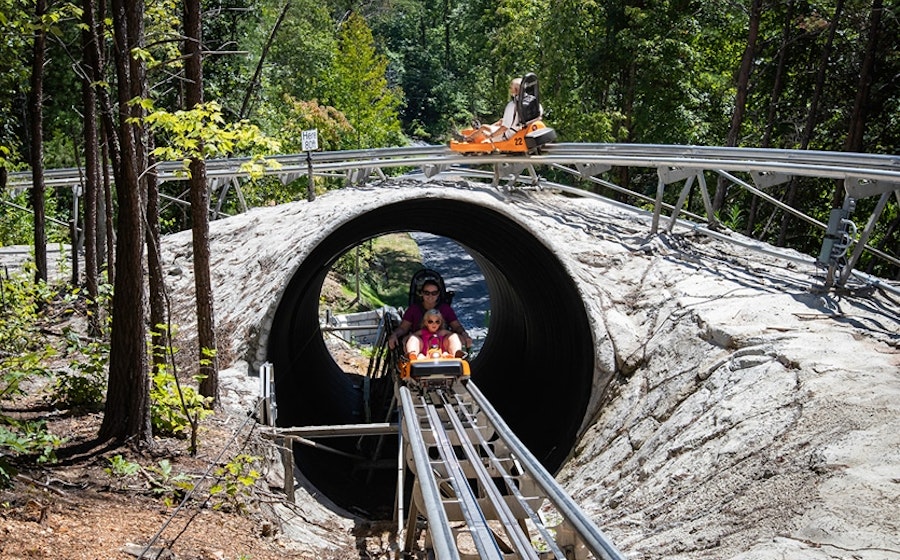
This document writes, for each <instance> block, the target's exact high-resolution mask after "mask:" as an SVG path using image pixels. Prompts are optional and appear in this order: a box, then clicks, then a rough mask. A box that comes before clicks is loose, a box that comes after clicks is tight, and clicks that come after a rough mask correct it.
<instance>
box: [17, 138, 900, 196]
mask: <svg viewBox="0 0 900 560" xmlns="http://www.w3.org/2000/svg"><path fill="white" fill-rule="evenodd" d="M266 159H268V160H270V161H274V162H276V163H277V164H278V165H277V167H276V168H270V169H265V170H263V173H264V174H268V175H291V174H296V175H298V176H299V175H305V174H306V173H307V155H306V154H287V155H277V156H271V157H269V158H266ZM309 159H310V160H311V161H312V165H313V169H314V172H315V173H316V174H322V173H327V172H333V171H346V170H350V169H360V168H367V167H368V168H392V167H409V166H420V165H433V166H455V165H462V166H466V165H493V164H495V163H508V164H532V165H552V164H573V163H574V164H578V163H582V164H596V163H604V164H607V165H611V166H626V167H649V168H659V167H673V168H691V169H724V170H730V171H757V172H769V173H782V174H786V175H803V176H816V177H824V178H835V179H855V180H862V181H886V182H888V183H890V184H900V156H896V155H878V154H862V153H851V152H822V151H814V150H779V149H762V148H726V147H706V146H676V145H656V144H587V143H561V144H548V145H547V146H544V147H543V148H542V153H541V154H539V155H527V154H522V155H519V154H499V153H495V154H484V155H481V154H477V155H464V154H459V153H456V152H453V151H451V150H450V149H449V148H448V147H446V146H434V145H429V146H412V147H402V148H377V149H369V150H348V151H337V152H314V153H311V154H310V155H309ZM251 161H252V159H251V158H246V157H243V158H223V159H211V160H207V174H208V176H209V177H210V178H214V177H220V176H229V177H241V176H249V171H245V170H241V166H242V165H244V164H247V163H250V162H251ZM156 170H157V175H158V177H159V179H160V180H163V181H165V180H173V179H184V178H185V177H184V167H183V165H182V164H181V162H162V163H160V164H159V165H158V166H157V169H156ZM7 181H8V183H7V186H8V188H23V187H28V186H30V183H31V173H30V172H28V171H19V172H13V173H10V174H9V175H8V179H7ZM81 181H82V179H81V176H80V173H79V170H78V169H77V168H65V169H50V170H46V171H45V183H46V185H47V186H51V185H53V186H59V185H63V184H68V185H75V184H80V183H81Z"/></svg>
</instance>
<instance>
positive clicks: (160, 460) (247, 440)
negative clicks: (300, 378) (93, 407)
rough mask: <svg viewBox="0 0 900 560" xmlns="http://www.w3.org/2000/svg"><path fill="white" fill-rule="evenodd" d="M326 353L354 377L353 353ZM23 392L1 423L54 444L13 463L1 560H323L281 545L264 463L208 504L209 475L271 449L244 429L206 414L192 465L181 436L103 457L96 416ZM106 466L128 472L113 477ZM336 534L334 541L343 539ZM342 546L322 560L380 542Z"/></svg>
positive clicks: (243, 423) (1, 500)
mask: <svg viewBox="0 0 900 560" xmlns="http://www.w3.org/2000/svg"><path fill="white" fill-rule="evenodd" d="M334 353H335V357H336V359H337V360H338V361H339V362H342V363H343V364H344V367H346V368H347V370H348V371H353V370H356V371H359V370H360V369H362V371H363V372H364V371H365V368H364V366H362V360H363V359H362V358H361V356H359V355H358V354H357V353H353V352H350V351H349V350H348V351H346V352H345V351H342V350H341V348H340V347H338V348H337V349H336V350H334ZM43 383H46V381H44V382H43ZM26 393H27V394H26V395H25V396H22V397H17V398H16V399H15V400H13V401H8V400H5V401H3V403H2V405H3V412H4V414H5V415H8V416H10V417H13V418H17V419H21V420H39V419H43V420H45V421H46V422H47V428H48V430H49V431H50V432H51V433H53V434H56V435H58V436H60V437H63V438H65V442H64V443H63V445H62V446H61V447H60V448H59V449H58V450H57V456H58V461H57V462H55V463H48V464H44V465H38V466H35V465H34V464H33V463H26V462H25V461H19V464H18V465H15V466H16V467H17V468H18V469H19V472H18V474H17V475H15V476H14V478H13V481H12V482H13V483H12V486H11V487H10V488H7V489H2V490H0V558H2V559H4V560H17V559H28V558H60V559H62V558H65V559H70V560H75V559H89V560H105V559H110V560H113V559H115V560H127V559H133V558H138V557H141V555H142V553H143V558H154V559H155V558H160V559H163V558H168V559H176V560H220V559H229V560H232V559H240V560H250V559H252V560H275V559H283V558H296V559H307V558H309V559H313V558H316V559H319V558H323V555H322V553H321V551H313V550H310V551H304V550H302V547H298V546H297V543H291V542H287V540H289V539H287V537H285V535H284V534H283V533H282V532H281V531H280V530H279V521H278V519H277V518H276V516H274V515H273V514H272V513H271V508H270V507H268V505H270V504H275V503H281V502H282V501H283V498H284V495H283V492H282V489H281V488H270V487H269V486H268V485H267V483H266V476H265V475H266V473H267V470H268V469H269V465H266V464H265V462H264V461H263V460H260V461H258V462H255V463H253V464H252V467H253V468H255V469H257V470H258V471H259V473H260V477H259V479H258V480H257V481H256V483H255V484H253V485H252V486H244V485H242V484H236V485H235V486H236V490H235V491H234V493H233V495H230V496H229V495H227V494H228V492H223V493H222V494H217V495H216V496H215V497H211V494H210V492H209V489H210V486H211V485H213V484H215V483H216V482H224V483H228V482H232V483H233V482H234V480H235V479H234V477H231V478H229V477H227V476H225V477H224V478H223V476H221V475H219V474H218V471H217V469H218V468H219V467H222V466H224V465H226V464H229V463H232V464H233V463H234V458H235V457H237V456H239V455H241V454H246V455H249V456H253V457H258V458H262V457H265V456H266V447H267V446H271V443H269V442H267V441H265V440H263V439H262V438H260V437H259V435H258V433H257V431H256V430H255V429H254V425H255V422H253V421H252V420H248V419H247V418H241V417H239V416H236V415H235V414H234V411H230V412H229V411H223V410H217V411H216V413H215V415H213V416H211V417H209V418H207V419H205V420H204V421H203V422H202V427H201V432H200V436H199V449H198V453H197V454H196V456H191V455H190V454H189V453H188V441H187V440H186V439H174V438H161V439H157V440H156V445H155V446H154V447H153V448H152V449H147V450H141V451H136V450H134V449H131V448H129V447H115V448H110V447H108V446H97V445H96V444H95V443H94V439H95V438H96V435H97V433H98V431H99V428H100V424H101V422H102V419H103V414H102V412H88V413H85V412H78V411H71V410H56V409H54V408H53V407H51V406H49V405H48V404H47V402H48V401H47V396H48V391H47V387H46V386H42V385H40V384H34V385H32V386H29V387H27V391H26ZM270 456H271V453H270ZM116 457H120V458H121V460H120V461H119V464H120V465H123V466H127V465H132V468H133V469H135V470H134V472H132V473H130V474H125V473H122V474H119V475H116V474H115V472H116V471H115V469H114V468H113V462H112V461H113V460H114V458H116ZM14 464H15V461H14ZM138 465H139V467H138ZM164 465H165V466H164ZM169 467H170V468H169ZM181 480H184V481H186V482H187V483H189V484H191V485H194V486H196V490H194V491H193V492H192V493H191V495H190V496H189V497H188V499H187V500H186V501H184V504H183V505H180V504H181V502H182V499H183V498H184V496H185V492H186V491H187V490H185V489H182V488H180V486H179V484H180V481H181ZM188 488H189V486H188ZM226 488H227V487H226ZM233 488H234V487H233ZM223 495H225V497H223ZM336 537H338V538H336V541H337V542H342V541H344V542H346V541H347V539H348V535H339V536H338V535H336ZM349 539H350V542H353V541H354V540H356V544H357V546H356V547H355V548H354V549H351V550H347V551H346V552H339V553H329V555H328V558H329V559H331V560H343V559H345V558H347V559H349V558H360V557H367V558H368V557H372V558H374V557H378V556H379V555H380V554H379V553H378V552H377V550H372V551H371V552H372V553H373V554H374V555H372V554H370V553H369V552H368V551H367V549H369V548H371V547H374V548H375V549H381V548H382V547H383V545H382V544H381V543H380V541H381V540H382V536H381V535H376V536H374V537H371V538H370V537H369V536H368V535H351V536H349ZM368 540H371V541H372V544H371V545H370V544H368V543H367V541H368ZM148 547H149V548H148Z"/></svg>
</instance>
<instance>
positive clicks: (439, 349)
mask: <svg viewBox="0 0 900 560" xmlns="http://www.w3.org/2000/svg"><path fill="white" fill-rule="evenodd" d="M406 351H407V353H408V354H409V359H410V360H416V359H420V360H421V359H425V358H445V357H457V358H459V357H462V355H463V353H462V344H461V343H460V341H459V336H457V335H456V333H453V332H450V331H448V330H447V329H445V328H444V317H443V316H442V315H441V312H440V311H438V310H437V309H429V310H427V311H426V312H425V316H424V317H423V318H422V328H421V330H420V331H419V332H418V333H417V334H412V335H410V337H409V339H408V340H407V341H406Z"/></svg>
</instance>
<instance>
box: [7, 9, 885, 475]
mask: <svg viewBox="0 0 900 560" xmlns="http://www.w3.org/2000/svg"><path fill="white" fill-rule="evenodd" d="M898 15H900V13H898V6H897V3H896V2H895V1H893V0H823V1H821V2H807V1H800V0H779V1H774V0H771V1H766V0H712V1H706V0H704V1H699V0H698V1H690V0H677V1H665V0H648V1H633V2H620V1H617V0H606V1H594V0H577V1H576V0H495V1H491V2H487V1H483V0H474V1H460V0H440V1H424V0H371V1H367V2H353V1H341V2H334V1H324V2H322V1H318V0H317V1H312V0H290V1H285V0H278V1H274V0H258V1H253V0H244V1H241V0H230V1H219V2H215V1H206V2H199V1H198V0H184V1H183V2H176V1H174V0H145V1H137V2H135V1H124V0H109V1H107V0H83V1H81V2H59V1H48V0H29V1H24V0H0V34H2V40H3V49H2V50H0V92H2V94H0V187H2V193H0V208H3V211H2V213H0V246H4V245H13V244H30V245H33V247H34V251H35V269H34V280H35V281H36V282H37V284H36V285H35V286H40V285H41V283H42V282H46V281H47V279H48V278H47V268H48V267H47V262H46V246H47V244H48V243H57V242H63V241H68V240H69V238H70V232H69V227H68V224H70V223H78V224H82V226H81V227H82V231H83V232H84V238H83V239H84V241H83V242H84V250H85V271H84V280H83V286H80V287H79V288H77V289H81V288H83V289H82V290H81V291H77V292H76V295H75V296H74V297H76V298H80V299H81V301H82V302H83V306H84V314H85V317H86V318H87V323H88V325H87V327H86V332H85V336H87V337H88V338H87V339H88V340H97V341H102V342H104V343H107V344H108V346H109V349H108V351H109V354H108V355H109V360H108V364H105V363H104V365H103V366H102V367H101V369H103V368H107V367H108V372H106V375H108V378H107V379H106V380H104V383H105V384H106V385H105V386H104V387H103V398H105V413H104V417H103V424H102V426H101V427H100V430H99V437H98V441H110V440H113V441H128V442H130V443H132V444H134V445H136V446H138V447H140V446H152V445H153V439H152V434H153V430H154V427H153V426H151V415H150V403H151V402H154V401H153V398H152V395H150V386H151V385H150V383H149V382H148V377H149V376H150V374H151V372H154V373H159V372H162V371H165V370H166V367H167V365H168V367H171V355H170V352H168V351H167V349H168V348H169V346H168V343H167V332H168V323H167V321H168V319H169V318H168V317H167V313H166V306H165V283H164V277H163V274H162V267H161V264H160V263H159V261H158V251H157V250H156V248H157V247H158V246H159V239H160V236H161V235H163V234H165V233H169V232H174V231H181V230H185V229H191V230H192V231H193V234H194V238H193V239H194V265H195V275H196V288H197V315H198V331H199V334H198V338H199V348H198V349H196V352H197V358H196V363H197V367H196V371H192V372H190V373H191V374H196V375H197V376H198V379H199V393H200V395H202V396H203V398H205V399H207V400H206V401H203V402H204V406H209V407H215V405H216V400H217V398H218V388H217V368H218V364H217V363H216V359H215V356H216V342H215V324H214V313H213V307H214V301H213V297H212V286H211V285H210V279H209V270H208V258H209V239H208V221H209V219H210V216H209V213H208V212H207V210H206V209H207V208H208V205H209V204H208V203H209V197H210V191H209V185H208V184H207V181H206V175H205V162H206V161H207V160H208V159H210V158H214V157H223V156H252V159H251V160H250V163H249V164H248V165H249V167H248V171H249V172H250V176H249V177H248V179H247V182H246V184H245V185H244V187H243V191H244V194H245V197H246V200H247V203H248V204H249V205H250V206H260V205H269V204H277V203H281V202H286V201H290V200H297V199H302V198H305V197H306V196H307V195H306V193H307V188H308V187H309V185H308V184H307V183H306V181H307V179H306V178H305V177H303V178H299V179H297V180H296V181H294V182H292V183H289V184H286V185H285V184H282V183H281V182H279V181H277V180H272V179H267V178H266V177H265V176H263V175H262V174H261V173H259V171H260V170H261V169H262V167H264V166H266V165H270V162H268V161H267V160H266V159H265V157H266V156H267V155H271V154H274V153H296V152H299V151H300V149H301V135H300V132H301V131H303V130H308V129H313V128H315V129H317V130H318V137H319V146H320V148H321V149H324V150H348V149H360V148H374V147H388V146H400V145H407V144H409V143H413V142H420V143H443V142H445V141H446V139H447V138H448V137H449V135H450V134H451V132H452V131H453V130H457V129H459V128H461V127H463V126H466V125H467V124H468V123H469V122H470V121H471V120H472V119H473V118H478V119H481V120H483V121H493V120H494V119H496V118H497V117H498V116H499V114H500V112H501V111H502V107H503V105H504V104H505V102H506V95H507V93H506V92H507V85H508V82H509V80H510V79H511V78H513V77H516V76H521V75H523V74H524V73H526V72H535V73H536V74H537V75H538V76H539V78H540V91H541V96H542V104H543V106H544V107H545V110H546V114H545V118H546V120H547V121H548V123H549V124H550V125H551V126H553V127H554V128H555V129H556V130H557V133H558V136H559V139H560V141H564V142H624V143H638V144H640V143H643V144H694V145H718V146H738V147H772V148H790V149H809V150H826V151H853V152H869V153H879V154H896V153H897V146H898V139H900V79H898V78H900V18H898ZM163 160H183V161H184V162H185V170H186V173H187V175H186V179H185V181H179V182H171V183H162V184H157V182H156V181H155V178H154V175H153V169H154V165H155V163H156V162H158V161H163ZM60 167H78V168H79V169H82V170H83V173H84V185H83V189H84V192H83V193H82V196H81V197H80V204H79V205H77V206H76V205H74V204H73V201H74V199H73V193H72V192H71V191H70V190H64V189H52V188H47V187H46V186H45V175H44V171H45V170H46V169H53V168H60ZM22 170H27V171H30V173H31V176H32V183H33V186H32V188H30V189H27V190H13V189H10V188H8V187H7V182H6V178H7V174H8V173H9V172H13V171H22ZM550 173H552V172H550ZM609 173H610V175H611V179H613V180H614V182H617V183H619V184H628V185H629V186H630V187H631V188H632V189H634V190H641V189H642V188H646V189H648V190H649V189H654V188H655V186H656V178H655V176H654V175H653V174H652V173H648V174H646V175H641V174H637V173H635V174H634V175H629V173H634V172H632V171H629V170H627V169H614V170H611V171H609ZM187 176H189V178H187ZM319 181H320V180H317V182H316V184H315V185H313V187H314V188H315V190H316V191H318V192H321V191H323V190H326V189H330V188H339V187H341V186H342V185H341V184H340V182H339V181H337V180H325V179H322V180H321V182H319ZM583 186H584V188H585V189H590V190H594V191H596V192H600V193H601V194H605V195H607V196H610V197H612V198H622V196H623V195H620V194H616V193H613V192H605V191H604V188H603V187H602V186H598V185H597V184H596V183H587V182H586V183H585V184H584V185H583ZM182 192H188V193H189V195H190V201H191V206H190V208H187V207H185V206H181V205H165V204H161V203H160V200H161V198H162V199H165V197H166V196H169V197H174V196H177V195H178V194H179V193H182ZM773 196H776V198H779V199H780V200H782V201H783V202H785V203H787V204H789V205H791V206H794V207H796V208H799V209H801V210H803V211H804V212H807V213H808V214H810V215H811V216H812V217H814V218H817V219H819V220H821V221H824V222H827V221H828V212H829V210H830V208H832V207H839V206H840V205H841V203H842V200H843V189H842V186H841V185H839V184H835V183H834V182H832V181H824V180H815V179H804V180H799V179H798V180H794V181H791V182H789V183H787V184H786V185H785V186H783V187H781V190H780V191H778V192H776V193H775V194H774V195H773ZM867 204H874V201H871V202H869V201H860V206H862V207H861V208H859V209H858V212H859V213H861V214H862V215H866V214H865V212H866V211H867V210H869V211H870V210H871V208H866V207H865V205H867ZM714 208H715V210H716V211H717V212H718V215H719V217H720V219H721V220H722V221H723V222H724V223H727V225H728V226H729V227H731V228H732V229H735V230H738V231H741V232H743V233H745V234H747V235H750V236H753V237H755V238H758V239H762V240H764V241H768V242H771V243H774V244H776V245H781V246H791V247H794V248H797V249H799V250H801V251H805V252H808V253H814V252H816V251H817V250H818V248H819V246H818V245H819V243H820V241H821V235H820V233H819V232H818V231H815V230H814V228H813V226H810V225H809V224H807V223H805V222H803V221H801V220H797V219H795V218H793V217H792V216H790V215H789V214H787V213H782V212H780V211H778V210H777V209H775V208H774V207H772V206H767V205H766V203H764V202H759V201H758V200H757V199H755V198H752V197H750V195H749V194H748V193H746V192H744V191H743V190H736V189H733V190H731V191H729V190H728V189H727V188H725V186H724V185H722V184H719V185H717V189H716V197H715V205H714ZM26 210H27V211H26ZM225 210H226V211H235V210H236V208H233V207H232V208H227V207H226V209H225ZM149 216H158V218H159V219H158V220H157V219H152V220H148V219H146V217H149ZM882 216H883V217H882V219H881V220H879V223H878V224H877V227H876V228H875V231H874V232H873V234H872V237H871V239H870V244H871V245H873V246H876V247H878V248H879V249H881V250H882V251H884V252H886V253H888V254H891V255H893V256H897V250H898V247H900V212H898V207H897V203H896V201H895V200H893V199H892V201H891V202H890V203H889V204H888V206H887V207H886V208H885V210H884V212H883V214H882ZM57 224H63V225H62V226H60V225H57ZM860 268H863V269H866V270H867V271H869V272H872V273H875V274H878V275H880V276H884V277H888V278H897V277H900V267H897V266H895V265H892V264H890V263H887V262H884V261H880V260H878V259H874V258H870V257H869V256H866V257H864V260H863V261H861V263H860ZM8 280H9V279H7V283H6V285H9V282H8ZM79 282H80V281H79ZM106 287H111V288H112V290H111V294H112V295H111V296H110V295H109V294H110V290H108V289H106ZM31 289H35V288H34V287H32V288H31ZM35 293H36V292H35ZM145 293H146V296H145ZM7 301H13V299H12V297H11V296H10V297H9V298H7V297H6V296H5V299H4V302H7ZM42 305H43V304H42ZM40 307H41V305H37V308H40ZM14 308H16V306H14V305H11V304H10V305H7V304H6V303H4V313H11V312H12V311H14V310H18V309H21V308H22V307H21V306H19V307H18V308H16V309H14ZM27 323H28V321H27V320H23V321H21V322H18V321H11V320H8V319H5V321H4V328H5V329H8V330H6V331H4V333H3V336H0V339H2V341H3V344H4V347H3V349H2V354H0V359H2V360H4V363H3V364H2V366H3V369H2V371H3V374H2V375H3V376H2V381H0V383H3V385H0V394H2V396H4V398H5V397H7V396H10V395H14V394H15V393H16V392H17V390H18V388H19V385H20V381H21V378H20V377H16V376H11V374H10V372H21V371H23V366H21V364H20V363H15V364H14V363H12V362H10V361H8V360H13V359H15V360H21V359H22V358H21V357H22V356H23V355H26V352H29V351H33V350H34V349H35V344H36V343H35V340H36V339H34V338H29V337H28V336H24V337H23V336H22V335H21V333H20V332H17V333H16V334H15V335H10V330H9V329H11V328H12V326H16V328H21V329H26V330H27V328H28V327H27ZM147 325H151V326H152V328H148V327H147ZM7 335H9V336H7ZM148 339H150V341H151V345H150V348H151V350H149V351H148V349H147V340H148ZM17 368H18V369H17ZM26 369H27V368H26ZM156 402H158V398H157V401H156ZM188 416H189V417H190V415H188ZM194 418H199V416H195V417H194ZM0 420H2V421H0V428H3V425H4V424H5V425H7V426H11V427H12V428H11V429H7V430H6V432H5V434H6V435H4V437H5V438H6V439H4V441H3V442H2V445H4V446H6V447H5V449H7V450H9V449H13V450H15V453H18V454H21V455H26V454H27V453H31V452H34V451H35V447H34V446H32V447H21V446H24V445H25V443H26V440H28V438H27V437H25V436H23V435H22V434H23V433H25V432H23V431H22V426H18V425H16V424H15V423H14V422H12V421H10V419H9V418H8V417H5V416H3V414H2V413H0ZM191 422H193V420H192V421H191ZM0 432H2V430H0ZM9 434H12V435H9ZM29 437H30V436H29ZM32 439H33V438H32ZM36 441H37V442H38V443H37V449H38V450H39V451H40V450H41V449H44V450H46V449H47V448H49V447H52V442H50V440H41V439H37V440H36ZM10 442H12V443H10ZM32 443H33V442H32ZM17 445H18V446H20V448H17V447H16V446H17ZM29 445H32V444H29ZM7 452H8V453H9V451H7ZM39 455H42V456H43V455H44V453H43V451H41V453H39ZM2 459H3V457H2V456H0V474H2V472H3V471H2V468H3V465H2ZM0 482H2V477H0Z"/></svg>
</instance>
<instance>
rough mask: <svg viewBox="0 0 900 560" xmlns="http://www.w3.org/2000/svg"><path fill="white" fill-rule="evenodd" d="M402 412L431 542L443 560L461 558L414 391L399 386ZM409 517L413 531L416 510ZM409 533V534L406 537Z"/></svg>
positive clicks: (411, 509) (405, 434)
mask: <svg viewBox="0 0 900 560" xmlns="http://www.w3.org/2000/svg"><path fill="white" fill-rule="evenodd" d="M399 392H400V414H401V415H402V417H403V418H402V421H403V427H404V428H405V430H404V432H403V433H404V439H405V440H406V441H407V442H408V444H409V447H410V450H411V452H412V456H413V463H414V464H415V467H416V484H417V485H418V488H419V492H420V493H421V495H422V503H423V506H424V508H425V512H424V513H425V516H426V517H427V518H428V520H429V524H428V529H429V531H430V537H431V544H432V546H434V551H435V554H436V555H437V558H439V559H440V560H459V549H457V547H456V539H455V538H454V536H453V531H452V530H451V528H450V520H449V519H447V512H446V511H445V510H444V507H443V505H442V502H441V492H440V490H439V489H438V485H437V481H436V480H435V478H434V476H433V474H432V469H431V461H430V459H429V458H428V449H426V447H425V441H424V440H423V439H422V432H421V428H420V426H419V416H418V414H417V413H416V407H415V405H414V404H413V400H412V394H411V393H410V392H409V389H408V388H406V387H400V389H399ZM409 515H410V520H411V521H412V522H413V523H412V525H413V527H409V526H407V531H410V530H411V529H412V528H414V526H415V518H414V516H415V515H416V514H415V511H414V510H413V508H410V513H409ZM408 537H409V535H407V538H408Z"/></svg>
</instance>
